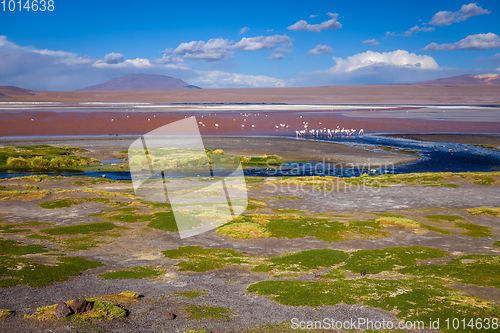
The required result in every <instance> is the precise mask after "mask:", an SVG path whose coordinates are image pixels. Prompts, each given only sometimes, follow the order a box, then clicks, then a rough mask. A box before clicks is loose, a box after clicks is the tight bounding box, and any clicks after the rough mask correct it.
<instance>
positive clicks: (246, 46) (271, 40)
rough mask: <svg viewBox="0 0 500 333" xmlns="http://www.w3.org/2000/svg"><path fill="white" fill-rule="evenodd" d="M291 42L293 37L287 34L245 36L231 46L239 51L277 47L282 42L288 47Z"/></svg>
mask: <svg viewBox="0 0 500 333" xmlns="http://www.w3.org/2000/svg"><path fill="white" fill-rule="evenodd" d="M291 42H292V39H291V38H290V37H288V36H287V35H274V36H258V37H250V38H247V37H243V38H242V39H241V40H240V41H239V42H238V43H236V44H234V45H233V46H231V48H233V49H236V50H239V51H258V50H271V49H275V48H276V44H279V43H281V44H283V45H284V47H285V48H286V47H287V46H289V45H290V44H291Z"/></svg>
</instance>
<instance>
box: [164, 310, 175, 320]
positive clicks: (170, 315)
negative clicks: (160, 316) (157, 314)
mask: <svg viewBox="0 0 500 333" xmlns="http://www.w3.org/2000/svg"><path fill="white" fill-rule="evenodd" d="M165 317H167V319H168V320H173V319H175V317H176V315H174V314H173V313H172V312H167V313H166V314H165Z"/></svg>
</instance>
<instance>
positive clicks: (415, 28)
mask: <svg viewBox="0 0 500 333" xmlns="http://www.w3.org/2000/svg"><path fill="white" fill-rule="evenodd" d="M434 30H436V28H434V27H419V26H418V25H416V26H414V27H413V28H411V29H410V30H408V31H405V33H404V35H405V37H408V36H411V35H412V34H413V33H414V32H415V33H418V32H420V31H424V32H429V31H434Z"/></svg>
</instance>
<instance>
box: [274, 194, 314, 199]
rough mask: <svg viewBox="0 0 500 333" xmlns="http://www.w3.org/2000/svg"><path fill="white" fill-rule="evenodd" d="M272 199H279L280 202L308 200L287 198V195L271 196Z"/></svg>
mask: <svg viewBox="0 0 500 333" xmlns="http://www.w3.org/2000/svg"><path fill="white" fill-rule="evenodd" d="M271 198H274V199H278V200H306V199H305V198H301V197H291V196H287V195H271Z"/></svg>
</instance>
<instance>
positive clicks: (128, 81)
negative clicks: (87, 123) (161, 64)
mask: <svg viewBox="0 0 500 333" xmlns="http://www.w3.org/2000/svg"><path fill="white" fill-rule="evenodd" d="M167 89H201V88H199V87H196V86H193V85H190V84H188V83H186V82H184V81H182V80H181V79H176V78H173V77H170V76H164V75H155V74H130V75H127V76H122V77H116V78H114V79H111V80H109V81H106V82H104V83H101V84H96V85H93V86H89V87H86V88H83V89H78V91H116V90H167Z"/></svg>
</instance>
